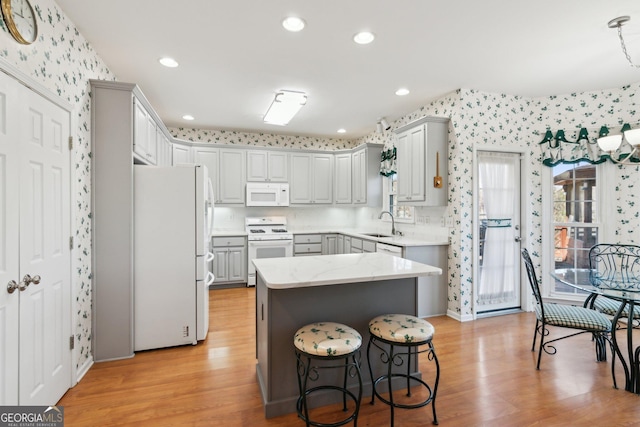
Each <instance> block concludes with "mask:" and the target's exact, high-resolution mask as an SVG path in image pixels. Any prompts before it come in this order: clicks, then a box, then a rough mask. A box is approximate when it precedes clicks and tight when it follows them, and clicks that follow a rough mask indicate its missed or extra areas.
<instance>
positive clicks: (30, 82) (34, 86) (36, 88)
mask: <svg viewBox="0 0 640 427" xmlns="http://www.w3.org/2000/svg"><path fill="white" fill-rule="evenodd" d="M0 72H3V73H5V74H7V75H8V76H9V77H11V78H13V79H15V80H16V81H18V82H19V83H21V84H22V85H24V86H26V87H27V88H29V89H30V90H32V91H33V92H35V93H36V94H38V95H40V96H41V97H43V98H45V99H47V100H49V101H50V102H52V103H54V104H55V105H57V106H58V107H60V108H62V109H63V110H65V111H67V112H68V113H69V130H70V134H71V135H72V136H75V135H74V129H76V126H75V124H76V114H75V113H74V106H73V105H72V104H71V103H69V102H68V101H66V100H64V99H63V98H61V97H59V96H58V95H56V94H55V93H53V92H52V91H51V90H49V89H48V88H47V87H45V86H43V85H42V84H41V83H39V82H38V81H36V80H34V79H33V78H32V77H30V76H29V75H27V74H25V73H24V72H22V71H21V70H20V69H18V68H17V67H15V66H14V65H13V64H11V63H9V62H8V61H7V60H6V59H5V58H3V57H0ZM76 139H77V138H74V140H76ZM73 165H74V158H73V149H71V150H69V169H70V170H69V178H70V183H69V186H70V188H69V191H70V197H69V201H70V206H69V212H70V217H69V229H70V231H71V233H72V235H73V234H75V230H76V229H75V224H76V211H75V210H74V208H73V207H74V206H76V182H77V176H76V172H75V171H76V168H74V167H73ZM69 237H71V236H69ZM73 249H74V248H71V257H70V263H69V276H70V278H71V283H70V286H71V289H70V299H71V301H69V303H70V305H69V307H70V310H71V313H70V314H71V316H70V319H71V324H70V325H69V330H70V331H71V333H72V334H73V335H74V336H75V328H74V325H76V324H77V317H78V316H77V315H76V314H75V313H76V311H77V310H76V309H75V308H76V305H75V295H76V290H77V289H78V284H77V280H78V278H77V276H76V275H75V274H73V272H74V271H77V269H78V268H79V265H78V262H77V260H76V257H75V256H73V253H74V251H73ZM70 363H71V369H70V371H71V381H70V384H71V386H72V387H73V386H74V385H76V384H77V382H78V372H77V369H76V366H77V364H78V355H77V351H71V362H70ZM53 403H55V402H53Z"/></svg>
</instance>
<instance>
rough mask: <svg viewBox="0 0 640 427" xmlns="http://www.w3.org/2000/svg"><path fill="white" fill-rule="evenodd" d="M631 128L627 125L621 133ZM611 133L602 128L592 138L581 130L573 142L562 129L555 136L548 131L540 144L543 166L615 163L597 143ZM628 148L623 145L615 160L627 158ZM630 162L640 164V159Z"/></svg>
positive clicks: (604, 127) (593, 132) (588, 133)
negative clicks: (626, 151) (626, 150)
mask: <svg viewBox="0 0 640 427" xmlns="http://www.w3.org/2000/svg"><path fill="white" fill-rule="evenodd" d="M630 128H631V127H630V126H629V125H628V124H625V125H624V126H622V129H621V130H620V132H624V131H625V130H628V129H630ZM609 133H610V132H609V128H607V127H606V126H602V127H601V128H600V130H598V131H594V130H592V131H591V135H592V136H589V135H590V132H589V131H588V130H587V129H586V128H581V129H580V130H579V131H578V134H577V136H576V137H575V140H574V141H572V140H569V139H567V137H566V135H565V132H564V130H562V129H560V130H558V131H557V132H556V134H555V135H554V134H553V132H552V131H551V130H550V129H547V131H546V133H545V134H544V138H543V139H542V141H540V143H539V146H540V150H541V152H542V164H544V165H545V166H549V167H553V166H556V165H558V164H561V163H565V164H570V163H578V162H588V163H591V164H593V165H595V164H599V163H603V162H606V161H607V160H609V161H611V162H613V160H611V156H610V155H609V153H607V152H605V151H602V150H601V149H600V147H599V146H598V142H597V140H598V138H600V137H603V136H607V135H609ZM625 145H626V147H625ZM627 148H630V147H629V145H628V144H622V146H621V147H620V149H619V150H618V151H616V152H615V153H614V156H615V158H616V159H624V158H626V157H627V156H628V153H627V154H625V152H624V150H625V149H627ZM629 151H630V150H629ZM629 161H630V162H631V163H640V159H638V158H635V157H632V158H631V159H629Z"/></svg>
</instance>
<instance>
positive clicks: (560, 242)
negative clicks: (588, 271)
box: [552, 162, 600, 294]
mask: <svg viewBox="0 0 640 427" xmlns="http://www.w3.org/2000/svg"><path fill="white" fill-rule="evenodd" d="M596 183H597V173H596V165H593V164H590V163H588V162H579V163H574V164H570V165H566V164H560V165H557V166H554V167H553V203H552V205H553V268H554V269H562V268H589V249H590V248H591V247H592V246H593V245H595V244H597V243H598V237H599V234H600V227H599V223H600V218H599V208H598V197H597V191H596V190H597V185H596ZM552 291H555V292H560V293H571V294H576V293H578V291H577V290H576V289H574V288H571V287H569V286H566V285H563V284H562V283H559V282H556V283H555V287H554V289H553V290H552Z"/></svg>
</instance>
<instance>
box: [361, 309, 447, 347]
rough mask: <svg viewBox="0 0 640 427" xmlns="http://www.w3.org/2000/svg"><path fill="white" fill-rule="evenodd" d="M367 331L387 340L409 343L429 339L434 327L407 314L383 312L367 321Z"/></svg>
mask: <svg viewBox="0 0 640 427" xmlns="http://www.w3.org/2000/svg"><path fill="white" fill-rule="evenodd" d="M369 332H370V333H371V334H372V335H375V336H377V337H378V338H382V339H384V340H387V341H393V342H398V343H404V344H410V343H416V342H418V343H419V342H425V341H429V340H430V339H432V338H433V333H434V332H435V328H434V327H433V325H432V324H431V323H429V322H427V321H426V320H424V319H420V318H419V317H415V316H410V315H408V314H383V315H382V316H378V317H375V318H374V319H372V320H371V321H370V322H369Z"/></svg>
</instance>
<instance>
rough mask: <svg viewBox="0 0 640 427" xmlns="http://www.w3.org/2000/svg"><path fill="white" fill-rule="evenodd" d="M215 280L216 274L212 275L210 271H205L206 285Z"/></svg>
mask: <svg viewBox="0 0 640 427" xmlns="http://www.w3.org/2000/svg"><path fill="white" fill-rule="evenodd" d="M214 280H216V276H214V275H213V273H212V272H210V271H209V272H207V286H209V285H211V284H213V281H214Z"/></svg>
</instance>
